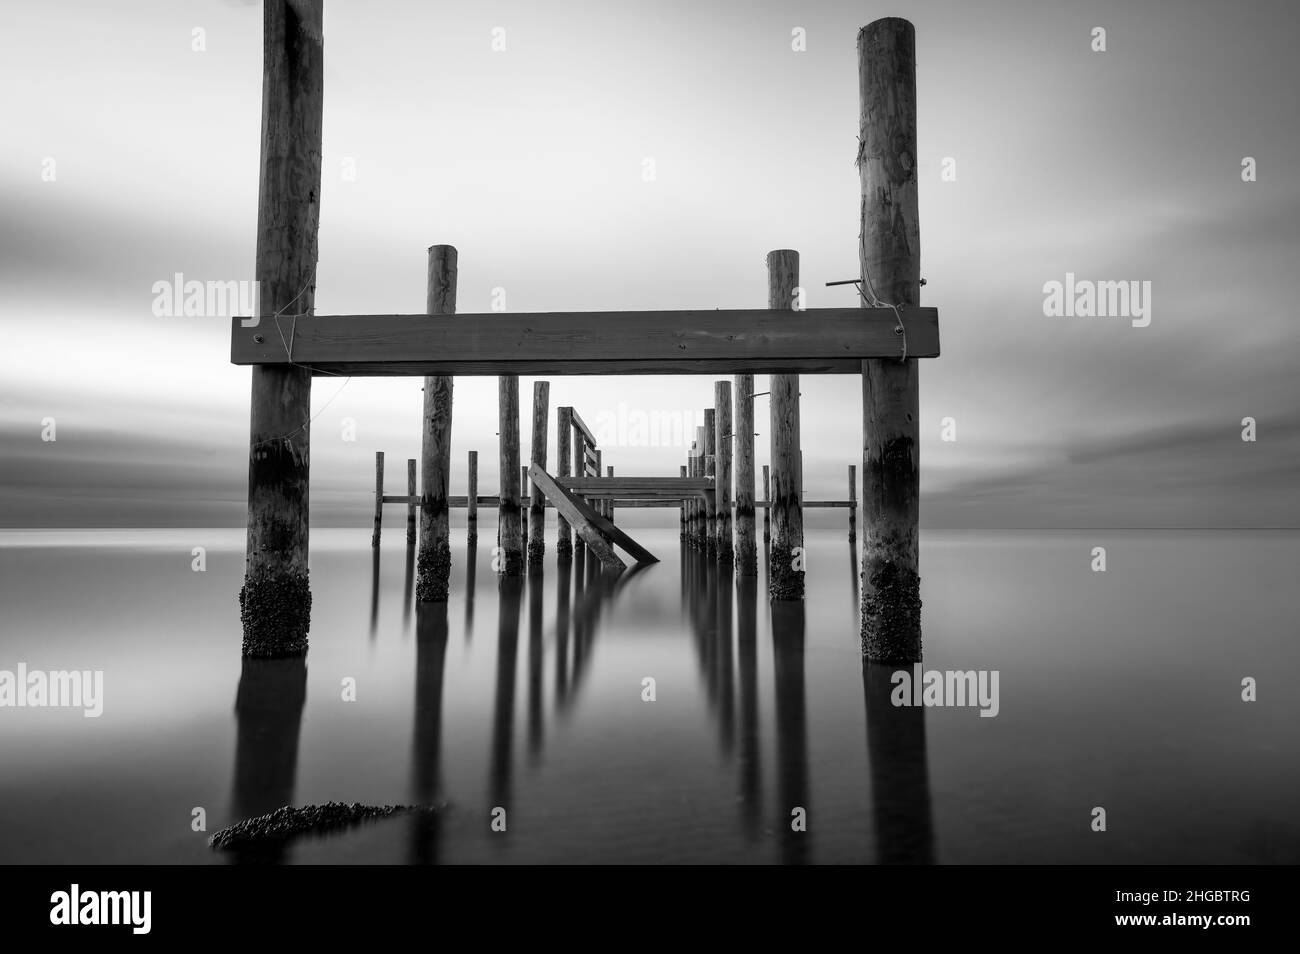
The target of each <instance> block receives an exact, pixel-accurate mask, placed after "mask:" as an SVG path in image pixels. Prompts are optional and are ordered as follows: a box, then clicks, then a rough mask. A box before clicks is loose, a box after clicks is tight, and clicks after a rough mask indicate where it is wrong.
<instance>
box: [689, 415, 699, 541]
mask: <svg viewBox="0 0 1300 954" xmlns="http://www.w3.org/2000/svg"><path fill="white" fill-rule="evenodd" d="M699 458H700V451H699V441H698V440H695V441H691V446H690V449H689V450H688V451H687V452H686V476H687V477H695V476H697V468H696V466H695V463H696V461H698V460H699ZM698 508H699V501H697V500H687V501H686V546H687V547H688V548H689V549H691V550H694V549H695V521H696V518H697V513H698Z"/></svg>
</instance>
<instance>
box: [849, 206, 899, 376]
mask: <svg viewBox="0 0 1300 954" xmlns="http://www.w3.org/2000/svg"><path fill="white" fill-rule="evenodd" d="M858 263H859V264H860V265H861V267H862V278H863V281H861V282H856V283H855V284H856V285H857V288H858V296H859V297H860V298H861V299H862V303H863V304H864V305H865V306H866V307H868V308H892V309H893V310H894V320H896V321H897V322H898V327H897V328H895V329H894V330H895V333H896V334H899V335H902V337H903V353H902V355H901V356H900V357H899V359H898V361H899V363H900V364H902V363H904V362H906V361H907V328H906V327H904V325H903V316H902V314H901V313H900V312H899V310H898V305H895V304H894V303H893V302H889V301H882V300H881V299H880V296H879V295H877V294H876V288H875V286H874V285H872V284H871V270H870V269H869V268H867V234H866V229H863V230H862V231H860V232H858ZM864 283H865V284H866V286H867V287H866V289H865V290H864V289H863V287H862V286H863V284H864Z"/></svg>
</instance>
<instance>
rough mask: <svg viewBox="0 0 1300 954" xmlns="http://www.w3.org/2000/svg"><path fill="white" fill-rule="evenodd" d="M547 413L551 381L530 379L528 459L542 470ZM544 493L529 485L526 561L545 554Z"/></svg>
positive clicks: (540, 557)
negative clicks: (530, 424) (530, 413)
mask: <svg viewBox="0 0 1300 954" xmlns="http://www.w3.org/2000/svg"><path fill="white" fill-rule="evenodd" d="M550 416H551V383H550V382H549V381H534V382H533V439H532V457H531V458H530V461H531V462H532V463H534V464H536V465H537V466H538V467H540V468H541V469H542V470H545V469H546V429H547V427H548V425H549V424H550ZM545 501H546V496H545V495H544V494H543V493H542V488H541V487H538V486H537V485H536V484H533V485H532V489H531V492H530V493H529V497H528V511H529V512H528V562H529V563H530V564H531V563H539V562H541V559H542V557H543V555H544V554H545V553H546V534H545V531H546V511H545V509H544V504H545Z"/></svg>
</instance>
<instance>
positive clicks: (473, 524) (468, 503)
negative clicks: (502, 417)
mask: <svg viewBox="0 0 1300 954" xmlns="http://www.w3.org/2000/svg"><path fill="white" fill-rule="evenodd" d="M465 493H466V495H467V496H466V499H465V511H466V513H465V522H466V523H467V524H468V525H469V533H468V535H467V536H468V540H469V543H470V545H471V546H473V545H474V544H475V543H477V542H478V451H470V452H469V484H468V487H467V489H466V491H465Z"/></svg>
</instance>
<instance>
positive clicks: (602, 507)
mask: <svg viewBox="0 0 1300 954" xmlns="http://www.w3.org/2000/svg"><path fill="white" fill-rule="evenodd" d="M600 460H601V452H600V451H599V450H597V451H596V476H597V477H599V476H600V466H601V465H600ZM595 506H596V513H598V514H600V515H601V516H602V517H603V516H605V515H606V514H607V513H608V512H609V501H608V500H606V499H603V498H602V499H598V500H597V501H596V504H595Z"/></svg>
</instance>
